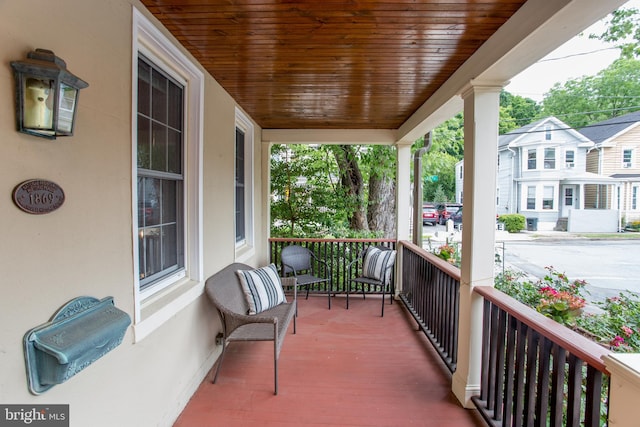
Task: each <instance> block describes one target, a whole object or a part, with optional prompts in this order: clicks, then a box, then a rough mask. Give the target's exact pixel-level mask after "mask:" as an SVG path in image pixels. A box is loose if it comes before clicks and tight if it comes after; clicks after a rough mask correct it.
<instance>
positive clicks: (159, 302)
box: [133, 280, 204, 342]
mask: <svg viewBox="0 0 640 427" xmlns="http://www.w3.org/2000/svg"><path fill="white" fill-rule="evenodd" d="M203 292H204V282H196V281H193V280H185V281H183V282H181V283H177V284H176V285H175V286H172V287H170V288H169V289H167V292H162V293H160V294H161V295H154V296H153V297H150V298H148V299H146V300H144V301H143V302H142V306H141V313H140V314H141V316H140V317H141V320H140V322H138V323H136V324H135V325H134V326H133V332H134V342H139V341H142V340H143V339H144V338H145V337H147V336H148V335H150V334H151V333H152V332H153V331H155V330H156V329H158V328H159V327H160V326H162V325H163V324H164V323H165V322H166V321H167V320H169V319H171V318H172V317H173V316H175V315H176V313H178V312H180V311H181V310H182V309H184V308H185V307H186V306H188V305H189V304H191V303H192V302H193V301H195V300H196V299H197V298H198V297H199V296H200V295H202V294H203Z"/></svg>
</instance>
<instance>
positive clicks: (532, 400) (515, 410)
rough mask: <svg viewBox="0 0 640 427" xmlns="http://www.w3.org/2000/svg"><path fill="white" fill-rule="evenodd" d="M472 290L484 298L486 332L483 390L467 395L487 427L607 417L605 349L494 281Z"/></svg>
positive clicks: (595, 422)
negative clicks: (505, 291)
mask: <svg viewBox="0 0 640 427" xmlns="http://www.w3.org/2000/svg"><path fill="white" fill-rule="evenodd" d="M474 291H475V292H476V293H477V294H479V295H481V296H482V297H483V298H484V310H483V331H484V332H483V337H482V380H481V392H480V396H477V397H474V398H472V400H473V402H474V403H475V405H476V407H477V408H478V409H479V411H480V412H481V413H482V415H483V417H484V418H485V420H486V421H487V422H488V423H489V424H490V425H504V426H530V425H550V426H594V427H595V426H599V425H601V422H603V423H604V422H606V415H607V414H606V412H607V407H606V402H607V401H608V399H607V393H606V390H608V380H609V377H608V372H607V370H606V368H605V365H604V362H603V359H602V356H604V355H606V354H609V351H608V350H607V349H605V348H604V347H602V346H600V345H598V344H596V343H595V342H593V341H592V340H590V339H588V338H586V337H583V336H582V335H579V334H578V333H576V332H574V331H572V330H570V329H569V328H566V327H564V326H561V325H559V324H558V323H556V322H555V321H553V320H551V319H548V318H546V317H545V316H543V315H541V314H540V313H538V312H536V311H535V310H533V309H531V308H529V307H527V306H525V305H524V304H521V303H520V302H518V301H516V300H515V299H513V298H511V297H509V296H508V295H506V294H504V293H502V292H500V291H498V290H496V289H494V288H492V287H486V286H479V287H475V288H474ZM603 390H605V393H603ZM603 401H604V402H603Z"/></svg>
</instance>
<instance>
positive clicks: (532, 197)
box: [525, 185, 538, 211]
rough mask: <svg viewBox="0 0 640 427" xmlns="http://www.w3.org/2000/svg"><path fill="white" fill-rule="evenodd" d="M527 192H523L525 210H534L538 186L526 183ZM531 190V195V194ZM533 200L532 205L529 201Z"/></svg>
mask: <svg viewBox="0 0 640 427" xmlns="http://www.w3.org/2000/svg"><path fill="white" fill-rule="evenodd" d="M526 188H527V192H526V194H525V203H526V204H525V210H528V211H534V210H536V199H537V196H538V188H537V186H535V185H527V187H526ZM532 190H533V195H532V194H531V192H532ZM532 201H533V206H532V204H531V202H532Z"/></svg>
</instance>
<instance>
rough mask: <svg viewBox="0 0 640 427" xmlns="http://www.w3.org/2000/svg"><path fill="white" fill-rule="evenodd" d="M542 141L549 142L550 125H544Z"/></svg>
mask: <svg viewBox="0 0 640 427" xmlns="http://www.w3.org/2000/svg"><path fill="white" fill-rule="evenodd" d="M544 139H545V140H546V141H551V125H545V127H544Z"/></svg>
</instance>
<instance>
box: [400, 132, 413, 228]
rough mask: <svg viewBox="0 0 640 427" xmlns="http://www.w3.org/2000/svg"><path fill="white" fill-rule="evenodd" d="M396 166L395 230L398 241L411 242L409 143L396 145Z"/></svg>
mask: <svg viewBox="0 0 640 427" xmlns="http://www.w3.org/2000/svg"><path fill="white" fill-rule="evenodd" d="M396 147H397V150H398V159H397V165H396V213H397V216H396V230H397V239H398V240H411V232H410V230H409V228H410V225H411V165H412V163H411V143H398V144H397V145H396Z"/></svg>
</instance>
